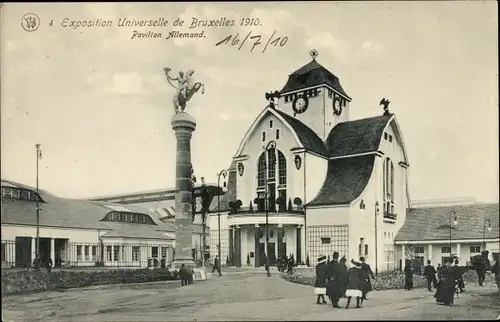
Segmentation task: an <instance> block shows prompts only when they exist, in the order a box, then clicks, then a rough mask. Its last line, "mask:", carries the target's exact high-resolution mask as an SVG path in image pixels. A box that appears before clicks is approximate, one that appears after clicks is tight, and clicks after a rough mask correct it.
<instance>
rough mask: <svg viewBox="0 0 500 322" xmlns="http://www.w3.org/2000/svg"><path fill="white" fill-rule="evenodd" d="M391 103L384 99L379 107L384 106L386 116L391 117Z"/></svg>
mask: <svg viewBox="0 0 500 322" xmlns="http://www.w3.org/2000/svg"><path fill="white" fill-rule="evenodd" d="M390 103H391V101H389V100H388V99H386V98H383V99H382V100H381V101H380V104H379V105H383V106H384V115H390V114H391V113H389V104H390Z"/></svg>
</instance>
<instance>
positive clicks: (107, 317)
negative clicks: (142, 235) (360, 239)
mask: <svg viewBox="0 0 500 322" xmlns="http://www.w3.org/2000/svg"><path fill="white" fill-rule="evenodd" d="M494 294H495V295H494ZM432 295H433V293H431V292H428V291H426V290H424V289H417V290H412V291H404V290H390V291H381V292H372V293H370V294H369V300H368V301H366V302H365V303H364V306H363V308H362V309H355V308H351V309H349V310H345V309H343V308H342V309H333V308H332V307H331V306H330V305H316V304H315V303H314V302H315V298H314V295H313V289H312V287H310V286H304V285H298V284H293V283H289V282H286V281H284V280H282V279H281V278H280V277H279V276H278V274H273V276H271V277H269V278H268V277H266V276H265V274H262V272H258V271H256V272H253V273H250V272H247V273H245V274H226V275H225V276H223V277H220V278H219V277H214V278H213V279H211V280H209V281H203V282H197V283H196V284H194V285H191V286H188V287H182V288H181V287H179V283H178V282H163V283H151V284H135V285H115V286H106V287H92V288H85V289H74V290H69V291H65V292H47V293H40V294H32V295H22V296H9V297H5V298H3V301H2V309H3V316H4V321H11V320H13V321H16V322H20V321H180V320H184V321H185V320H188V321H193V320H199V321H202V320H203V321H207V320H210V321H222V320H232V321H237V320H239V321H243V320H255V321H256V320H268V321H269V320H330V321H331V320H359V319H364V320H373V319H392V320H394V319H405V320H421V319H426V320H438V319H439V320H458V319H460V320H463V319H470V320H476V319H480V320H492V319H495V318H497V316H498V315H499V313H500V296H498V295H497V294H496V286H495V285H493V284H489V285H487V286H485V287H482V288H479V287H477V286H472V285H469V286H468V288H467V292H466V293H463V294H461V295H460V299H458V300H457V301H456V303H455V306H453V307H445V306H441V305H437V304H436V303H435V301H434V298H433V297H432ZM344 302H345V300H342V302H341V303H344Z"/></svg>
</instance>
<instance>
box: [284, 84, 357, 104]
mask: <svg viewBox="0 0 500 322" xmlns="http://www.w3.org/2000/svg"><path fill="white" fill-rule="evenodd" d="M320 87H326V88H328V89H330V90H332V91H333V92H335V93H336V94H338V95H340V96H342V97H343V98H345V99H346V100H347V101H348V102H351V101H352V99H351V98H350V97H348V96H346V95H344V94H342V93H340V92H339V91H338V90H336V89H335V88H333V87H331V86H329V85H328V84H319V85H315V86H310V87H305V88H302V89H296V90H293V91H289V92H283V93H281V96H285V95H290V94H295V93H300V92H304V91H308V90H311V89H316V88H320Z"/></svg>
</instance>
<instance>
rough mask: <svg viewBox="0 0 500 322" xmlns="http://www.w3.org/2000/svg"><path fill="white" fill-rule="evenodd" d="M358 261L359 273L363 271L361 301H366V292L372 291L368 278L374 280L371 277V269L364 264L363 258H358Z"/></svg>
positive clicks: (372, 276)
mask: <svg viewBox="0 0 500 322" xmlns="http://www.w3.org/2000/svg"><path fill="white" fill-rule="evenodd" d="M359 261H360V267H361V271H363V280H364V288H363V300H366V299H367V298H366V294H368V292H371V290H372V282H371V280H370V277H371V278H375V276H374V275H373V271H372V268H371V267H370V265H369V264H368V263H367V262H366V260H365V258H364V257H360V258H359Z"/></svg>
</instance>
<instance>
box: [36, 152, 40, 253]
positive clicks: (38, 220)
mask: <svg viewBox="0 0 500 322" xmlns="http://www.w3.org/2000/svg"><path fill="white" fill-rule="evenodd" d="M35 147H36V248H35V252H36V255H37V256H40V254H39V251H40V206H39V203H38V198H39V197H38V196H39V192H38V160H39V158H40V156H41V153H40V144H36V145H35Z"/></svg>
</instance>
